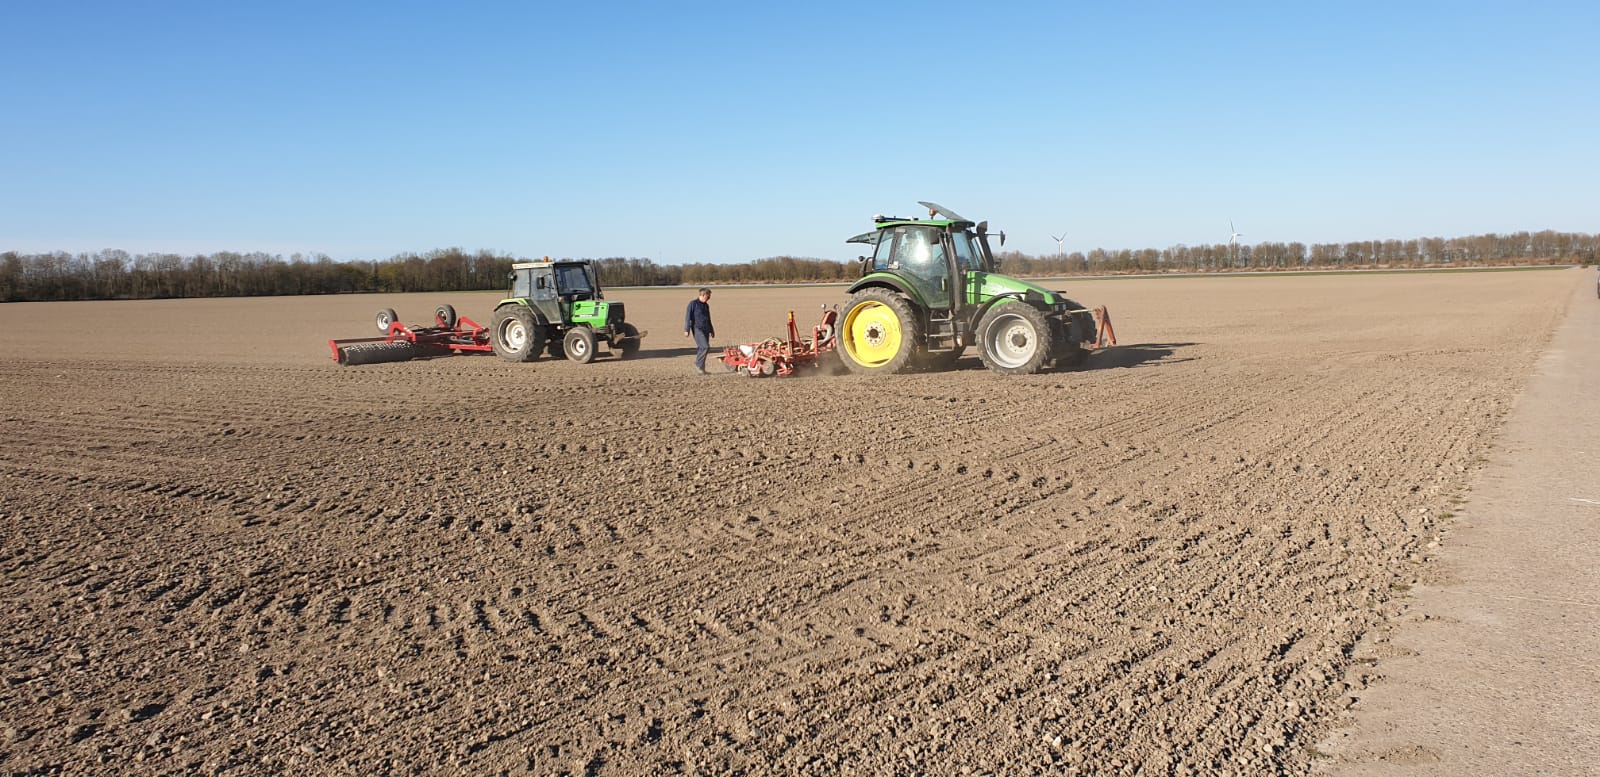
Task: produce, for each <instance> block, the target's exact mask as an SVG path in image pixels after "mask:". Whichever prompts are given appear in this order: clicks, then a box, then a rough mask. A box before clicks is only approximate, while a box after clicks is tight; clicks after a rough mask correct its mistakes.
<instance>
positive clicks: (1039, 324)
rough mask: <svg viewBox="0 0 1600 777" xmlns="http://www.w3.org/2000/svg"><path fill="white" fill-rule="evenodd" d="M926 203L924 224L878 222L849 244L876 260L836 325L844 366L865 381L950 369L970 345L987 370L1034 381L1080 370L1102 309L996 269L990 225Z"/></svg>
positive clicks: (865, 264)
mask: <svg viewBox="0 0 1600 777" xmlns="http://www.w3.org/2000/svg"><path fill="white" fill-rule="evenodd" d="M920 204H921V205H922V206H923V207H926V208H927V209H928V216H929V218H928V219H904V218H888V217H884V216H878V217H876V218H875V219H874V222H875V226H874V229H873V230H872V231H871V232H867V233H864V234H861V235H856V236H855V237H853V238H850V240H848V241H846V242H850V243H865V244H866V245H869V246H871V247H872V253H871V255H870V256H863V257H861V259H860V261H861V264H862V275H861V278H860V279H859V280H857V281H856V282H855V283H854V284H852V285H851V286H850V298H849V300H848V301H846V302H845V305H844V310H843V314H842V315H841V316H840V319H839V320H840V330H839V353H840V358H841V359H842V360H843V362H844V363H845V366H847V367H849V368H850V369H851V370H852V371H854V372H857V373H862V374H885V373H895V372H900V371H902V370H906V369H910V368H916V367H921V368H936V369H937V368H948V367H949V366H950V365H952V364H954V363H955V361H956V359H958V358H960V357H961V354H962V353H963V352H964V351H965V350H966V349H967V347H968V346H974V347H976V348H977V350H978V356H979V358H981V359H982V360H983V364H984V366H986V367H988V368H989V369H990V370H993V371H995V372H998V373H1003V374H1007V375H1031V374H1033V373H1036V372H1039V371H1041V370H1045V369H1048V368H1050V367H1053V366H1063V367H1069V366H1076V365H1078V364H1080V363H1082V361H1083V360H1084V358H1085V357H1086V356H1087V355H1088V352H1089V350H1092V349H1094V348H1095V347H1097V346H1098V344H1099V343H1098V341H1097V339H1096V336H1097V331H1096V320H1097V318H1098V317H1099V315H1103V310H1101V311H1090V310H1088V309H1086V308H1084V307H1083V306H1082V305H1079V304H1078V303H1076V302H1074V301H1072V300H1070V299H1067V298H1066V296H1065V295H1064V294H1063V293H1062V292H1059V291H1050V290H1048V289H1044V288H1041V287H1039V286H1036V285H1034V284H1031V283H1028V282H1026V281H1022V280H1018V279H1016V278H1011V277H1008V276H1005V275H1001V274H999V273H997V272H995V270H996V269H997V267H996V263H995V259H994V254H993V253H992V252H991V251H990V249H989V231H988V227H989V223H988V222H987V221H984V222H978V223H974V222H971V221H968V220H967V219H964V218H961V217H960V216H958V215H956V214H955V213H952V212H950V211H949V210H947V209H945V208H943V207H940V206H939V205H936V204H934V203H931V202H923V203H920ZM999 237H1000V243H1001V245H1004V244H1005V233H1003V232H1002V233H999ZM1097 314H1098V315H1097Z"/></svg>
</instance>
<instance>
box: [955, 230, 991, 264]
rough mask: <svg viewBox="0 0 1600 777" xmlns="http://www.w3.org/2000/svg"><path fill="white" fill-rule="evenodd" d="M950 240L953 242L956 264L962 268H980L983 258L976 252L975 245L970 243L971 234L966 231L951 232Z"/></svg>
mask: <svg viewBox="0 0 1600 777" xmlns="http://www.w3.org/2000/svg"><path fill="white" fill-rule="evenodd" d="M950 241H951V242H952V243H954V244H955V248H956V264H957V265H960V267H961V269H962V270H982V269H983V259H982V258H981V256H980V254H979V253H978V248H977V246H974V245H973V244H972V235H971V234H970V233H968V232H953V233H951V235H950Z"/></svg>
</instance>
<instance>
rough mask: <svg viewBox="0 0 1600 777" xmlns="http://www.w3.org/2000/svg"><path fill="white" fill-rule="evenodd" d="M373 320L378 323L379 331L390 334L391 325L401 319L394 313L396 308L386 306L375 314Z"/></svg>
mask: <svg viewBox="0 0 1600 777" xmlns="http://www.w3.org/2000/svg"><path fill="white" fill-rule="evenodd" d="M372 320H373V322H374V323H376V324H377V325H378V331H379V332H381V333H383V334H389V325H390V324H393V323H394V322H396V321H399V320H400V317H399V316H396V315H395V314H394V308H384V309H383V310H380V311H378V315H376V316H373V317H372Z"/></svg>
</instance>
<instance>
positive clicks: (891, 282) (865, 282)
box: [845, 273, 928, 311]
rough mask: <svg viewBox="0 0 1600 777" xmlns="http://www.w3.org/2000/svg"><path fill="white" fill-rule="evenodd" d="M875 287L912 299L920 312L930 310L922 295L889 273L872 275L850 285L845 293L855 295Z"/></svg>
mask: <svg viewBox="0 0 1600 777" xmlns="http://www.w3.org/2000/svg"><path fill="white" fill-rule="evenodd" d="M874 286H877V287H880V288H885V289H889V290H891V291H893V292H895V293H896V294H900V295H901V296H904V297H906V298H907V299H910V300H911V301H912V302H915V303H916V305H917V309H918V310H919V311H926V310H927V309H928V305H927V303H925V302H923V301H922V295H921V294H918V293H917V291H916V289H914V288H912V287H911V285H910V284H907V283H906V282H904V281H902V280H900V279H899V278H897V277H895V276H893V275H889V274H888V273H874V274H872V275H868V276H865V277H863V278H862V279H861V280H859V281H856V282H855V283H852V284H850V288H849V289H848V290H847V291H846V292H845V293H846V294H854V293H856V292H858V291H861V290H862V289H869V288H872V287H874Z"/></svg>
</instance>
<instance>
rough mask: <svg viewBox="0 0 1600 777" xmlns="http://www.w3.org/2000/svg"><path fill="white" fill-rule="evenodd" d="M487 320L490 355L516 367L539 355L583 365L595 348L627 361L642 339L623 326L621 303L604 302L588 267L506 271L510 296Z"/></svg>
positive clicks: (570, 264)
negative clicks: (602, 345) (601, 348)
mask: <svg viewBox="0 0 1600 777" xmlns="http://www.w3.org/2000/svg"><path fill="white" fill-rule="evenodd" d="M492 320H493V323H492V324H490V326H489V342H490V344H491V345H492V346H493V347H494V352H495V353H496V354H499V355H500V358H502V359H507V360H510V361H517V362H528V361H533V360H534V359H537V358H539V354H540V352H541V351H543V352H548V353H549V354H550V356H551V357H552V358H556V359H559V358H562V357H565V358H568V359H571V360H572V361H575V362H578V363H579V364H588V363H589V362H590V361H593V360H594V356H595V347H596V346H597V345H598V344H600V343H605V344H606V346H607V347H609V348H610V349H611V351H612V352H613V353H615V354H617V355H618V356H621V357H627V356H632V355H633V354H634V353H636V352H638V350H639V341H640V339H641V338H643V337H644V333H643V332H640V331H639V330H638V329H637V328H636V327H634V325H633V324H630V323H628V322H627V321H626V320H625V316H624V312H623V307H622V303H621V302H607V301H606V300H605V295H604V294H602V293H601V291H600V280H599V278H598V277H596V275H595V268H594V264H593V263H591V262H588V261H566V262H552V261H549V260H548V259H546V260H545V261H542V262H517V263H516V264H513V265H511V294H510V296H508V297H507V298H506V299H503V300H500V304H499V305H496V306H495V309H494V318H493V319H492Z"/></svg>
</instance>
